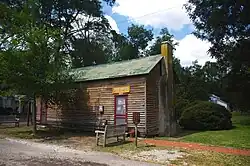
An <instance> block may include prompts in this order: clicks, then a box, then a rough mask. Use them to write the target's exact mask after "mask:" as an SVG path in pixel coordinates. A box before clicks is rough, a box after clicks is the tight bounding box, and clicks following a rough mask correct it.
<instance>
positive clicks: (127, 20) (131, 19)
mask: <svg viewBox="0 0 250 166" xmlns="http://www.w3.org/2000/svg"><path fill="white" fill-rule="evenodd" d="M180 6H182V5H178V6H174V7H171V8H167V9H164V10H159V11H156V12H152V13H148V14H145V15H142V16H139V17H134V18H129V19H126V20H123V21H118V22H116V23H117V24H121V23H125V22H129V21H133V20H136V19H138V18H143V17H145V16H150V15H154V14H158V13H161V12H166V11H168V10H171V9H175V8H177V7H180Z"/></svg>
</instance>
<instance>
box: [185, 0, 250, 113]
mask: <svg viewBox="0 0 250 166" xmlns="http://www.w3.org/2000/svg"><path fill="white" fill-rule="evenodd" d="M186 9H187V12H188V13H189V16H190V18H191V20H192V21H193V23H194V25H195V29H196V30H195V35H196V36H197V37H199V38H201V39H205V40H208V41H209V42H211V44H212V46H211V48H210V50H209V51H210V53H211V55H212V56H213V57H215V58H216V59H217V61H218V63H219V65H220V70H221V71H224V72H225V73H226V75H225V78H224V79H225V81H224V82H223V83H224V85H225V91H226V92H227V96H228V98H229V100H230V101H231V102H232V103H233V104H235V105H237V107H238V108H240V109H241V110H242V111H248V110H249V109H250V103H249V102H248V99H249V97H250V96H249V95H250V84H249V78H250V72H249V68H250V58H249V56H248V55H249V53H250V48H249V44H250V27H249V22H250V17H249V15H250V3H249V2H248V1H228V0H207V1H201V0H198V1H197V0H189V1H188V3H187V4H186Z"/></svg>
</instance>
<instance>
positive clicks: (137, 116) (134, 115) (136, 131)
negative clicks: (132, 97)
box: [133, 112, 140, 147]
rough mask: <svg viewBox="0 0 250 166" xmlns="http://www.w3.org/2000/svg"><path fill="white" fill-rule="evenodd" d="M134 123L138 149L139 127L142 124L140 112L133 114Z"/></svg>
mask: <svg viewBox="0 0 250 166" xmlns="http://www.w3.org/2000/svg"><path fill="white" fill-rule="evenodd" d="M133 123H134V125H135V146H136V147H137V141H138V136H137V134H138V127H137V125H138V124H139V123H140V112H133Z"/></svg>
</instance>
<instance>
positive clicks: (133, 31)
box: [128, 24, 153, 50]
mask: <svg viewBox="0 0 250 166" xmlns="http://www.w3.org/2000/svg"><path fill="white" fill-rule="evenodd" d="M128 38H129V40H130V42H131V43H132V45H133V46H134V47H135V48H137V49H140V50H144V49H145V48H146V47H147V45H148V42H149V41H151V40H152V39H153V32H152V30H147V29H145V27H144V26H143V25H141V26H139V25H135V24H132V25H131V26H130V27H128Z"/></svg>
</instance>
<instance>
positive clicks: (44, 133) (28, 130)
mask: <svg viewBox="0 0 250 166" xmlns="http://www.w3.org/2000/svg"><path fill="white" fill-rule="evenodd" d="M0 134H1V135H2V136H9V137H15V138H21V139H40V138H47V137H53V138H55V139H59V138H60V139H63V138H64V131H62V130H55V129H53V130H48V129H43V130H37V133H36V135H33V133H32V126H31V127H27V126H22V127H6V126H0Z"/></svg>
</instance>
